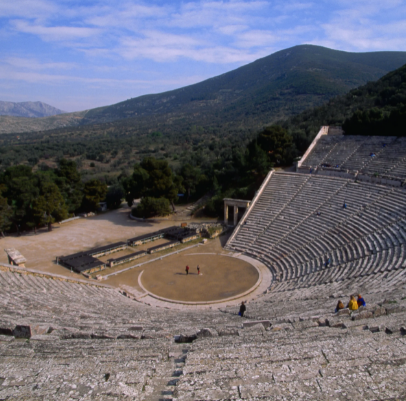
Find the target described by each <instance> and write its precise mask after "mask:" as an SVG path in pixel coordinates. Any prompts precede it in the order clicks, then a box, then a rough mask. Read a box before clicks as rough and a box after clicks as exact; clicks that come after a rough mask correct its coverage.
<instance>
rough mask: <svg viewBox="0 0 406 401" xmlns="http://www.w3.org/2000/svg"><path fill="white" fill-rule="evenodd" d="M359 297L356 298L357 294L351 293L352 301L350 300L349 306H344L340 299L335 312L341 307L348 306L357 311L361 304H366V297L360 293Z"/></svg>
mask: <svg viewBox="0 0 406 401" xmlns="http://www.w3.org/2000/svg"><path fill="white" fill-rule="evenodd" d="M357 298H358V299H355V296H354V295H351V298H350V302H348V305H347V306H344V304H343V303H342V302H341V301H338V303H337V307H336V310H335V312H336V313H337V312H338V311H339V310H340V309H345V308H348V309H349V310H350V311H355V310H357V309H358V308H359V307H360V306H366V303H365V301H364V298H362V297H361V295H360V294H358V297H357Z"/></svg>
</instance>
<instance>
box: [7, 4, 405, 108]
mask: <svg viewBox="0 0 406 401" xmlns="http://www.w3.org/2000/svg"><path fill="white" fill-rule="evenodd" d="M304 43H310V44H317V45H322V46H326V47H330V48H334V49H339V50H346V51H355V52H365V51H376V50H402V51H404V50H406V46H405V44H406V1H405V0H384V1H383V0H379V1H377V0H321V1H320V0H319V1H310V0H309V1H307V0H303V1H289V0H275V1H273V0H272V1H261V0H254V1H248V0H247V1H244V0H235V1H233V0H230V1H227V0H224V1H217V0H211V1H210V0H209V1H188V0H185V1H177V0H173V1H167V0H150V1H148V2H147V1H145V2H143V1H138V0H129V1H121V0H99V1H92V0H85V1H83V0H59V1H55V0H54V1H52V0H0V49H1V52H0V100H6V101H13V102H20V101H28V100H31V101H34V100H40V101H43V102H45V103H48V104H51V105H52V106H55V107H58V108H60V109H62V110H66V111H78V110H84V109H89V108H93V107H98V106H103V105H107V104H112V103H116V102H119V101H122V100H126V99H128V98H131V97H136V96H139V95H142V94H146V93H158V92H163V91H166V90H170V89H174V88H179V87H182V86H185V85H189V84H192V83H196V82H199V81H202V80H204V79H206V78H210V77H212V76H215V75H219V74H221V73H224V72H227V71H230V70H232V69H234V68H237V67H239V66H241V65H244V64H247V63H249V62H251V61H254V60H256V59H258V58H260V57H264V56H267V55H269V54H271V53H274V52H275V51H278V50H281V49H285V48H287V47H291V46H295V45H298V44H304Z"/></svg>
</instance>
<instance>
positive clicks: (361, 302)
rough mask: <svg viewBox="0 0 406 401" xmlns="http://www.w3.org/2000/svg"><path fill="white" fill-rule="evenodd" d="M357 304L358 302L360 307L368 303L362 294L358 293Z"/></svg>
mask: <svg viewBox="0 0 406 401" xmlns="http://www.w3.org/2000/svg"><path fill="white" fill-rule="evenodd" d="M357 304H358V307H360V306H366V305H367V304H366V303H365V301H364V298H362V297H361V295H360V294H358V299H357Z"/></svg>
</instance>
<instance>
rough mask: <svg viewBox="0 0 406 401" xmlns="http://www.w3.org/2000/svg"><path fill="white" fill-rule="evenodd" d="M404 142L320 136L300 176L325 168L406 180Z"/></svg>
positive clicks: (360, 137)
mask: <svg viewBox="0 0 406 401" xmlns="http://www.w3.org/2000/svg"><path fill="white" fill-rule="evenodd" d="M405 161H406V138H403V137H402V138H398V137H393V136H352V135H332V136H330V135H324V136H322V137H321V138H320V139H319V140H318V142H317V143H316V145H315V146H314V147H313V149H312V151H311V152H310V153H309V155H308V156H307V157H306V159H305V160H303V161H302V164H301V169H300V171H301V172H310V171H312V172H313V171H315V169H317V168H319V167H329V168H333V169H338V170H342V171H347V170H348V171H352V172H359V173H362V174H367V175H371V176H375V175H378V176H384V177H392V178H396V179H405V178H406V164H405Z"/></svg>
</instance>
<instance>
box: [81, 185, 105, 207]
mask: <svg viewBox="0 0 406 401" xmlns="http://www.w3.org/2000/svg"><path fill="white" fill-rule="evenodd" d="M83 193H84V197H83V201H82V209H83V210H84V211H85V212H95V211H96V210H97V208H98V207H99V202H101V201H103V200H104V199H105V197H106V194H107V185H106V184H104V183H102V182H101V181H99V180H96V179H93V180H90V181H87V182H86V183H85V185H84V188H83Z"/></svg>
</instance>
